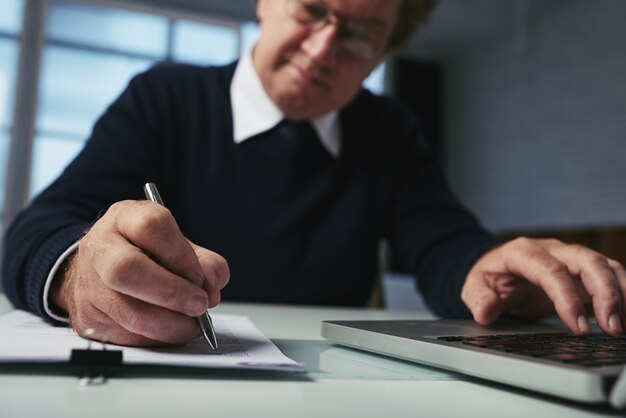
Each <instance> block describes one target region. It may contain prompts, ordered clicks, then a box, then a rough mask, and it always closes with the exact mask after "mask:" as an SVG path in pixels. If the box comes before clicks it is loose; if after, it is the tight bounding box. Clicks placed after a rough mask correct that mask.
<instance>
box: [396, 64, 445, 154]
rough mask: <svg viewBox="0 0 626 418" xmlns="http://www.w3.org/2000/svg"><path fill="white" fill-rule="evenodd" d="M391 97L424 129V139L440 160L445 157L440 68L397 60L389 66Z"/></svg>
mask: <svg viewBox="0 0 626 418" xmlns="http://www.w3.org/2000/svg"><path fill="white" fill-rule="evenodd" d="M390 75H391V79H392V80H394V81H393V91H392V94H393V95H394V96H395V97H396V98H397V99H399V100H400V101H401V102H402V103H404V104H405V105H406V106H408V107H409V108H410V109H412V110H413V112H414V114H415V116H416V117H417V118H418V120H419V121H420V123H421V124H422V126H423V128H424V135H425V136H426V140H427V141H428V142H430V143H431V144H432V145H433V147H434V148H435V150H436V151H437V154H438V156H439V157H441V156H442V155H444V153H443V151H444V149H443V147H444V142H443V138H442V127H441V122H442V118H441V109H442V105H441V97H442V85H441V82H442V81H441V79H442V77H441V69H440V68H439V65H438V64H437V63H435V62H422V61H417V60H414V59H408V58H403V57H398V58H397V59H396V60H395V61H394V65H393V66H392V67H391V74H390Z"/></svg>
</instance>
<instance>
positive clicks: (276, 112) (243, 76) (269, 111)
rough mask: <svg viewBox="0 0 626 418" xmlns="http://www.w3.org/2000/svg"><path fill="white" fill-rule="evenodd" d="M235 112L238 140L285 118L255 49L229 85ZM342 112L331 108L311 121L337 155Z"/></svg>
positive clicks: (324, 141) (246, 56)
mask: <svg viewBox="0 0 626 418" xmlns="http://www.w3.org/2000/svg"><path fill="white" fill-rule="evenodd" d="M230 98H231V107H232V109H231V110H232V114H233V137H234V140H235V143H237V144H239V143H241V142H243V141H245V140H247V139H250V138H252V137H253V136H255V135H258V134H260V133H263V132H266V131H268V130H270V129H272V128H273V127H274V126H276V125H278V124H279V123H280V121H282V120H283V119H284V115H283V113H282V112H281V110H280V109H279V108H278V106H276V104H274V102H273V101H272V99H270V97H269V96H268V95H267V92H266V91H265V89H264V88H263V85H262V84H261V79H260V78H259V75H258V74H257V72H256V70H255V68H254V65H253V64H252V49H249V50H248V51H247V52H246V53H245V54H243V55H242V56H241V59H240V60H239V62H238V63H237V68H236V69H235V74H234V76H233V81H232V83H231V85H230ZM338 116H339V113H338V112H337V111H332V112H330V113H327V114H325V115H323V116H320V117H319V118H315V119H312V120H311V121H310V122H311V123H312V125H313V127H314V128H315V131H316V132H317V135H318V136H319V139H320V142H321V143H322V145H323V146H324V148H326V149H327V150H328V152H329V153H330V154H331V155H332V156H333V157H335V158H337V157H338V156H339V151H340V148H341V134H340V129H339V117H338Z"/></svg>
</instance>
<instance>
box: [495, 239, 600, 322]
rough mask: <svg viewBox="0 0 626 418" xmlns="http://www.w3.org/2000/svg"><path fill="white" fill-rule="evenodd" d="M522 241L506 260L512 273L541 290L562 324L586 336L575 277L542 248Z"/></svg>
mask: <svg viewBox="0 0 626 418" xmlns="http://www.w3.org/2000/svg"><path fill="white" fill-rule="evenodd" d="M536 244H537V243H533V242H531V241H530V240H528V241H527V240H521V241H520V242H519V243H518V245H519V247H518V248H516V252H517V254H518V255H517V256H516V257H514V258H509V259H507V265H508V267H509V268H510V270H511V272H512V273H514V274H516V275H519V276H521V277H525V278H526V279H527V280H529V281H530V282H531V283H533V284H534V285H536V286H538V287H540V288H542V289H543V291H544V292H545V293H546V295H547V296H548V297H549V298H550V300H551V301H552V303H553V304H554V308H555V310H556V312H557V314H558V315H559V317H560V318H561V320H562V321H563V323H564V324H565V325H566V326H567V327H568V328H569V329H570V330H571V331H572V332H574V333H576V334H588V333H589V332H590V328H589V323H588V322H587V319H586V316H585V307H584V303H583V301H582V300H581V299H580V297H579V295H578V291H577V286H576V284H575V282H574V277H573V275H572V273H571V272H570V270H569V268H568V265H567V264H565V263H564V262H562V261H561V260H559V259H557V258H555V257H554V256H552V255H551V254H550V253H549V252H548V251H547V250H546V249H545V248H544V247H543V246H540V245H536Z"/></svg>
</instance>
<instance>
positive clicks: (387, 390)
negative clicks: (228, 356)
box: [0, 296, 617, 418]
mask: <svg viewBox="0 0 626 418" xmlns="http://www.w3.org/2000/svg"><path fill="white" fill-rule="evenodd" d="M10 309H11V308H10V306H9V305H8V304H7V303H6V300H5V299H4V298H3V297H2V296H0V313H6V312H8V311H9V310H10ZM215 311H216V312H220V313H234V314H245V315H248V316H249V317H250V318H251V319H252V321H253V322H254V324H255V325H256V326H257V327H258V328H259V329H260V330H261V331H262V332H263V333H265V334H266V335H267V336H268V337H270V338H271V339H272V340H273V341H274V342H275V343H276V344H277V345H278V347H279V348H281V350H283V352H285V354H287V355H288V356H290V357H292V358H293V359H295V360H297V361H301V362H304V363H306V366H307V370H308V371H307V373H306V374H305V375H298V376H295V375H292V374H287V375H280V376H276V374H263V373H261V374H259V373H251V374H249V375H247V374H246V373H244V374H243V375H242V373H241V372H239V373H237V374H233V375H229V374H228V373H221V374H219V375H217V376H215V377H213V376H208V377H207V376H204V377H202V378H169V377H168V378H164V377H159V378H135V377H133V378H112V379H109V380H108V381H107V383H106V384H104V385H102V386H93V387H83V386H80V385H79V384H78V381H77V379H76V378H75V377H71V376H41V375H11V374H0V416H1V417H7V418H8V417H39V418H44V417H87V416H89V417H96V416H98V417H99V416H102V417H116V418H117V417H126V416H137V417H139V416H141V417H150V418H152V417H154V418H156V417H168V418H172V417H194V416H197V417H216V416H218V417H335V416H337V417H351V416H354V417H359V418H366V417H377V418H379V417H408V416H424V417H439V416H441V417H453V416H461V415H463V416H465V417H481V418H483V417H498V418H500V417H502V416H507V417H518V416H519V417H529V416H532V417H550V418H554V417H561V416H562V417H568V418H575V417H595V416H597V417H600V416H611V415H617V414H616V413H615V412H614V411H612V410H611V409H609V408H606V407H593V408H589V407H582V406H580V405H578V404H573V403H569V402H562V401H559V400H556V399H554V398H548V397H544V396H539V395H535V394H531V393H527V392H523V391H518V390H516V389H512V388H509V387H505V386H501V385H494V384H489V383H485V382H482V381H477V380H475V379H468V378H465V377H463V376H459V375H456V374H451V373H447V372H442V371H439V370H435V369H431V368H427V367H421V366H418V365H414V364H411V363H407V362H402V361H397V360H393V359H387V358H384V357H381V356H376V355H373V354H368V353H361V352H358V351H355V350H350V349H347V348H343V347H338V346H335V345H332V344H329V343H328V342H326V341H325V340H323V339H322V338H321V337H320V321H322V320H324V319H386V318H411V317H412V318H415V314H412V313H407V312H404V313H402V312H386V311H374V310H361V309H328V308H307V307H287V306H273V305H249V304H227V303H224V304H222V305H220V306H219V307H218V308H216V309H215ZM5 343H7V342H5V341H2V342H0V344H5Z"/></svg>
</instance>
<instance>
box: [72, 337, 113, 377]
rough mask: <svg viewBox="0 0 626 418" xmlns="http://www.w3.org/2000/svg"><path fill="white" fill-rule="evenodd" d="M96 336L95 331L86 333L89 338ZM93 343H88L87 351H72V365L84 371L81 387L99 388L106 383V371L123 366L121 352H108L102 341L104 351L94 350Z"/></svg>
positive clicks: (76, 349)
mask: <svg viewBox="0 0 626 418" xmlns="http://www.w3.org/2000/svg"><path fill="white" fill-rule="evenodd" d="M94 334H95V330H94V329H91V328H90V329H88V330H87V331H85V336H86V337H87V338H89V337H90V336H92V335H94ZM91 343H92V341H91V340H89V342H88V343H87V349H78V348H74V349H72V355H71V357H70V364H72V365H73V366H76V367H79V368H80V369H82V370H83V373H84V374H83V376H82V377H81V378H80V379H79V383H80V385H81V386H97V385H102V384H104V383H106V375H105V370H106V369H108V368H111V367H119V366H121V365H122V359H123V357H122V351H121V350H107V349H106V342H105V341H102V350H92V349H91Z"/></svg>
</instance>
